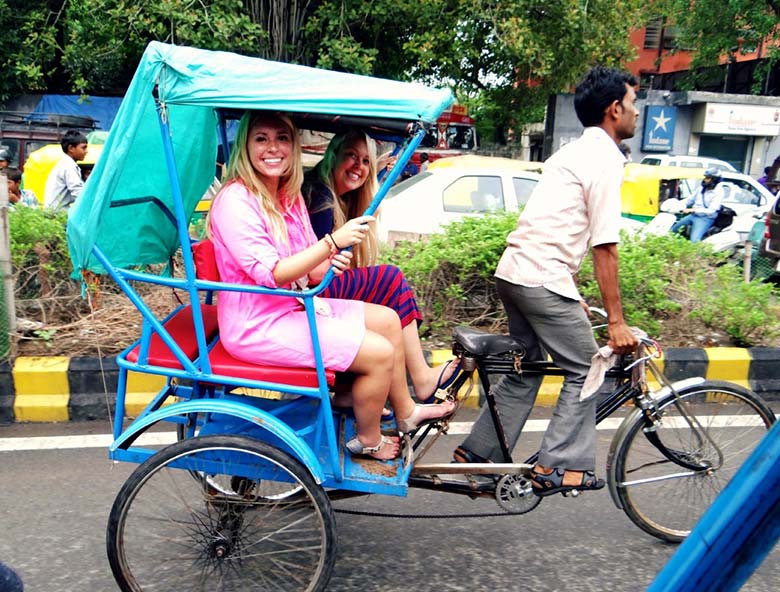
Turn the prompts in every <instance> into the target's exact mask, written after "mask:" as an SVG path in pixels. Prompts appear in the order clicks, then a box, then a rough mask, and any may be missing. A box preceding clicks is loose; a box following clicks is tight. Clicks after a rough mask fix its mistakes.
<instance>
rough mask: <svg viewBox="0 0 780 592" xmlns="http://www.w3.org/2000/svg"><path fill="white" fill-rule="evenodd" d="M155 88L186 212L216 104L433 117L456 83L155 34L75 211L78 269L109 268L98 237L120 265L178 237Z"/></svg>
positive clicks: (212, 161)
mask: <svg viewBox="0 0 780 592" xmlns="http://www.w3.org/2000/svg"><path fill="white" fill-rule="evenodd" d="M155 92H156V94H157V96H158V97H159V101H160V105H161V107H162V108H163V109H164V113H165V115H166V117H167V120H168V121H169V124H170V130H171V137H172V140H173V153H174V158H175V162H176V168H177V177H178V179H179V183H180V185H181V190H182V196H183V201H184V210H185V215H186V216H187V217H189V216H190V215H191V214H192V212H193V211H194V209H195V206H196V205H197V203H198V201H199V199H200V198H201V196H202V195H203V194H204V193H205V191H206V189H207V188H208V186H209V185H210V183H211V182H212V180H213V178H214V172H215V165H216V156H217V144H218V142H217V125H216V124H217V112H216V110H217V109H230V110H241V111H242V110H245V109H271V110H278V111H286V112H290V113H300V114H313V115H315V116H317V115H338V116H341V117H343V118H345V119H350V118H358V119H359V118H368V119H366V121H369V120H370V121H376V120H393V121H395V122H398V123H403V122H417V121H421V122H424V123H433V122H435V121H436V118H437V117H438V116H439V114H440V113H441V112H442V111H443V110H444V109H445V108H446V107H447V106H448V105H449V104H450V103H451V102H452V94H451V93H450V91H448V90H437V89H431V88H428V87H425V86H422V85H419V84H411V83H404V82H396V81H391V80H381V79H377V78H369V77H366V76H356V75H352V74H344V73H340V72H330V71H327V70H319V69H316V68H307V67H304V66H295V65H291V64H282V63H277V62H269V61H266V60H261V59H257V58H249V57H245V56H240V55H237V54H232V53H226V52H214V51H205V50H201V49H194V48H189V47H178V46H173V45H166V44H163V43H157V42H152V43H150V44H149V46H148V47H147V48H146V51H145V52H144V55H143V57H142V58H141V62H140V64H139V65H138V69H137V70H136V73H135V76H134V77H133V80H132V82H131V84H130V87H129V88H128V90H127V94H126V95H125V97H124V100H123V101H122V105H121V106H120V108H119V111H118V113H117V116H116V119H115V120H114V124H113V125H112V126H111V132H110V134H109V136H108V139H107V140H106V144H105V147H104V149H103V154H102V156H101V158H100V159H99V161H98V162H97V164H96V165H95V169H94V171H93V172H92V175H91V176H90V177H89V181H88V182H87V184H86V186H85V188H84V191H83V192H82V194H81V195H80V196H79V198H78V199H77V200H76V203H75V204H74V206H73V207H72V208H71V210H70V212H69V215H68V244H69V248H70V256H71V259H72V261H73V265H74V268H75V269H76V271H80V270H83V269H89V270H91V271H96V272H102V271H103V269H102V267H101V266H100V265H99V264H98V263H97V261H96V260H95V259H94V257H93V256H92V255H91V252H92V248H93V246H94V245H95V244H97V245H98V246H99V247H100V248H101V249H102V251H103V252H104V253H105V254H106V255H107V256H108V258H109V259H110V260H111V261H112V263H113V264H114V265H116V266H119V267H130V266H135V265H144V264H153V263H163V262H166V261H168V259H169V258H170V256H171V255H172V254H173V253H174V252H175V251H176V249H177V248H178V246H179V244H180V243H179V237H178V235H177V230H176V227H175V225H174V223H173V222H172V221H171V219H170V217H169V216H168V215H167V213H166V212H173V211H174V207H173V197H172V191H171V184H170V181H169V177H168V168H167V166H166V161H165V155H164V152H163V142H162V136H161V132H160V125H159V121H158V115H157V105H156V103H155V99H154V93H155Z"/></svg>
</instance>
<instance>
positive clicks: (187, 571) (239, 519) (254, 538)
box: [106, 436, 336, 592]
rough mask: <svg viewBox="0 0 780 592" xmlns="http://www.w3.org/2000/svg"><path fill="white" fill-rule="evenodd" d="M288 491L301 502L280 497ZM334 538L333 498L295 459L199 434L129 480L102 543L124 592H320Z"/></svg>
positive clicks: (238, 440)
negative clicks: (294, 489)
mask: <svg viewBox="0 0 780 592" xmlns="http://www.w3.org/2000/svg"><path fill="white" fill-rule="evenodd" d="M193 475H198V478H193ZM291 486H295V487H297V488H299V492H300V493H299V495H296V496H295V497H294V498H292V499H288V498H286V497H284V496H283V497H281V498H280V497H278V496H277V495H276V494H277V493H278V492H279V491H280V490H281V491H287V490H289V489H290V487H291ZM335 536H336V532H335V520H334V517H333V510H332V508H331V505H330V500H329V499H328V497H327V495H325V492H324V491H323V489H322V488H321V487H320V486H319V485H318V484H317V483H316V482H315V480H314V478H313V477H312V476H311V473H310V472H309V471H308V470H307V469H306V467H304V465H303V464H302V463H300V462H299V461H298V460H297V459H295V458H293V457H292V456H291V455H289V454H288V453H286V452H284V451H281V450H279V449H277V448H274V447H272V446H270V445H268V444H266V443H264V442H260V441H257V440H252V439H250V438H245V437H240V436H204V437H196V438H191V439H188V440H184V441H181V442H177V443H176V444H172V445H171V446H168V447H166V448H164V449H162V450H161V451H160V452H158V453H157V454H155V455H154V456H152V457H151V458H149V459H148V460H147V461H146V462H144V463H143V464H142V465H141V466H139V467H138V468H137V469H136V470H135V471H134V472H133V474H132V475H130V477H129V479H128V480H127V482H126V483H125V484H124V486H123V487H122V489H121V490H120V491H119V494H118V495H117V498H116V501H115V502H114V506H113V508H112V510H111V515H110V518H109V524H108V532H107V537H106V539H107V540H106V542H107V550H108V559H109V563H110V565H111V569H112V571H113V573H114V577H115V579H116V581H117V583H118V584H119V587H120V589H121V590H123V591H124V592H139V591H144V592H153V591H155V590H157V591H160V592H167V591H170V590H192V591H196V590H197V591H202V592H206V591H208V592H212V591H214V592H228V591H235V592H239V591H240V592H251V591H253V590H257V591H258V592H259V591H260V590H280V591H290V592H292V591H295V592H299V591H307V592H314V591H317V592H319V591H322V590H325V588H326V586H327V583H328V580H329V578H330V574H331V572H332V570H333V563H334V559H335Z"/></svg>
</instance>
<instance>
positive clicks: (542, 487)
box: [529, 468, 604, 497]
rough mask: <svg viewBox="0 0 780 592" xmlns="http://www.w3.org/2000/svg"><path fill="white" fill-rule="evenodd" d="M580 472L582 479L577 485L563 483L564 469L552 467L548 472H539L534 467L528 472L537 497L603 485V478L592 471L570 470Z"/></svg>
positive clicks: (593, 488) (590, 488) (595, 488)
mask: <svg viewBox="0 0 780 592" xmlns="http://www.w3.org/2000/svg"><path fill="white" fill-rule="evenodd" d="M572 472H576V473H582V480H581V481H580V483H579V484H578V485H564V484H563V476H564V475H565V474H566V469H558V468H554V469H553V470H552V471H551V472H550V473H540V472H539V471H537V470H536V468H534V469H532V470H531V472H530V473H529V478H530V480H531V485H532V487H533V492H534V494H535V495H538V496H539V497H546V496H548V495H553V494H555V493H568V492H570V491H574V490H575V489H576V490H577V491H595V490H597V489H601V488H602V487H604V479H598V478H597V477H596V473H595V472H594V471H572Z"/></svg>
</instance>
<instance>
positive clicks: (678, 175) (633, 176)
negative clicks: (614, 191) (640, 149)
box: [621, 163, 704, 222]
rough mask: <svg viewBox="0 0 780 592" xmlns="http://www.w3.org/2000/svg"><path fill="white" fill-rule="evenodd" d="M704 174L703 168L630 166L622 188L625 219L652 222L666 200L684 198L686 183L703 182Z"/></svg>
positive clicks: (624, 176) (624, 173)
mask: <svg viewBox="0 0 780 592" xmlns="http://www.w3.org/2000/svg"><path fill="white" fill-rule="evenodd" d="M703 173H704V171H703V169H694V168H685V167H671V166H651V165H646V164H636V163H628V164H626V166H625V169H624V171H623V186H622V189H621V212H622V214H623V216H625V217H627V218H631V219H633V220H639V221H640V222H648V221H650V220H652V219H653V217H654V216H655V215H656V214H658V212H659V207H660V205H661V204H662V203H663V202H664V201H666V200H667V199H669V198H677V199H679V198H680V197H681V193H680V182H681V181H682V180H684V179H700V178H701V177H702V175H703Z"/></svg>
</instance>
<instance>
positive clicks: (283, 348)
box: [209, 112, 454, 460]
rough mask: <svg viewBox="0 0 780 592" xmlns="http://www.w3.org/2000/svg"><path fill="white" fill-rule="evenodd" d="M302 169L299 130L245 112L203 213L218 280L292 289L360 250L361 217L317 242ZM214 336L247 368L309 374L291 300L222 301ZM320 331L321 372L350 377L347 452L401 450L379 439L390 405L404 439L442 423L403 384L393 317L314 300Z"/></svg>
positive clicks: (306, 341)
mask: <svg viewBox="0 0 780 592" xmlns="http://www.w3.org/2000/svg"><path fill="white" fill-rule="evenodd" d="M302 180H303V167H302V164H301V146H300V140H299V136H298V132H297V130H296V129H295V126H294V124H293V123H292V121H291V120H290V119H289V118H288V117H286V116H284V115H280V114H274V113H269V112H247V113H246V114H244V116H243V117H242V118H241V121H240V122H239V127H238V132H237V135H236V143H235V148H234V150H233V153H232V155H231V158H230V162H229V163H228V166H227V170H226V178H225V184H224V185H223V187H222V189H221V190H220V192H219V193H218V194H217V196H216V197H215V199H214V201H213V203H212V205H211V211H210V215H209V232H210V235H211V239H212V241H213V243H214V249H215V254H216V261H217V267H218V268H219V272H220V276H221V278H222V281H225V282H230V283H237V284H247V285H262V286H267V287H272V288H274V287H287V288H289V287H292V286H293V285H294V284H297V285H299V286H300V285H307V284H308V285H313V284H316V283H318V282H319V281H320V280H321V279H322V278H323V276H324V275H325V273H326V272H327V270H328V268H329V267H330V266H331V265H332V266H333V267H334V271H335V273H336V274H341V273H342V272H343V270H345V269H348V268H349V266H350V262H351V258H352V254H351V253H350V252H339V251H340V249H343V248H345V247H349V246H352V245H356V244H358V243H360V242H361V241H362V240H363V239H364V238H365V237H366V235H367V232H368V222H369V221H370V220H372V219H373V218H372V217H370V216H361V217H358V218H354V219H352V220H349V221H347V222H346V223H345V224H344V225H343V226H341V227H340V228H338V229H337V230H335V231H333V232H332V233H331V234H330V235H328V236H325V237H323V238H322V239H320V240H317V237H316V236H315V234H314V231H313V230H312V227H311V222H310V221H309V215H308V213H307V210H306V206H305V204H304V202H303V198H302V196H301V192H300V189H301V183H302ZM219 330H220V339H221V340H222V343H223V344H224V346H225V349H226V350H227V351H228V352H229V353H230V354H231V355H232V356H234V357H236V358H238V359H241V360H245V361H248V362H254V363H262V364H274V365H279V366H289V367H303V368H313V367H314V365H315V362H314V351H313V348H312V343H311V337H310V335H309V328H308V322H307V320H306V313H305V311H304V310H303V306H302V305H301V304H300V303H299V302H298V301H297V300H295V299H293V298H282V297H279V296H271V295H265V294H251V293H246V292H221V293H220V295H219ZM317 330H318V333H319V340H320V347H321V350H322V357H323V362H324V364H325V367H326V368H328V369H331V370H334V371H337V372H344V371H349V372H352V373H354V374H355V375H356V378H355V381H354V384H353V386H352V394H353V398H354V412H355V420H356V424H357V437H355V438H353V439H352V440H350V441H349V442H348V443H347V449H348V450H349V451H350V452H351V453H352V454H362V455H369V456H371V457H374V458H377V459H381V460H386V459H391V458H395V457H396V456H397V455H398V452H399V449H400V442H399V439H398V438H397V437H388V436H383V435H382V433H381V431H380V416H381V413H382V409H383V407H384V405H385V402H386V401H387V400H388V398H389V400H390V404H391V405H392V407H393V409H394V411H395V414H396V417H397V418H398V427H399V429H400V430H401V431H402V432H407V431H411V430H413V429H415V428H416V427H417V426H418V425H420V424H422V423H425V422H426V421H431V420H434V419H438V418H440V417H444V416H446V415H448V414H449V413H451V412H452V410H453V407H454V404H453V403H452V402H445V403H442V404H438V405H419V404H415V403H414V401H413V400H412V398H411V396H410V394H409V388H408V386H407V383H406V370H405V364H404V349H403V338H402V333H401V323H400V320H399V318H398V315H397V314H396V313H395V311H393V310H391V309H389V308H387V307H384V306H379V305H375V304H368V303H365V302H361V301H357V300H341V299H335V298H323V299H320V303H319V305H318V306H317Z"/></svg>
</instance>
